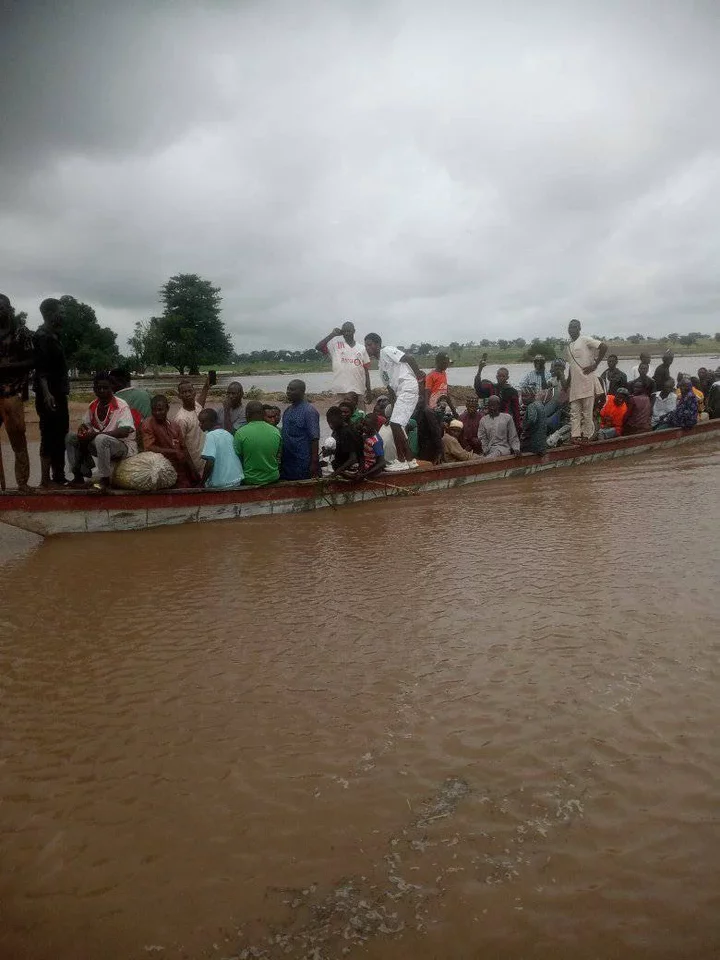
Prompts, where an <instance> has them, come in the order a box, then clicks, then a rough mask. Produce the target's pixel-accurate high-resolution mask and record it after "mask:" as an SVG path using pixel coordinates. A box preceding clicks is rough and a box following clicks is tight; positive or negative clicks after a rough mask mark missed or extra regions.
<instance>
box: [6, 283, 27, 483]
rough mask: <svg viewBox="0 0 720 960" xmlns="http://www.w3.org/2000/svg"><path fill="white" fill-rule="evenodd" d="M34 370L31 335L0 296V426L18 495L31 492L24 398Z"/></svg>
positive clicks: (8, 302) (10, 306)
mask: <svg viewBox="0 0 720 960" xmlns="http://www.w3.org/2000/svg"><path fill="white" fill-rule="evenodd" d="M34 366H35V354H34V347H33V338H32V335H31V334H30V332H29V331H28V330H26V329H25V327H24V326H21V325H19V324H18V322H17V320H16V319H15V311H14V310H13V308H12V304H11V303H10V300H9V299H8V298H7V297H6V296H5V294H2V293H0V424H3V423H4V424H5V429H6V430H7V435H8V439H9V441H10V446H11V447H12V449H13V453H14V454H15V482H16V483H17V488H18V490H19V492H20V493H28V491H29V490H30V487H29V486H28V480H29V479H30V458H29V457H28V448H27V435H26V433H25V406H24V404H23V396H25V395H27V391H28V383H29V380H30V371H31V370H32V368H33V367H34ZM1 455H2V454H0V456H1Z"/></svg>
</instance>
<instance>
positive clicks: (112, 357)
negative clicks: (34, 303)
mask: <svg viewBox="0 0 720 960" xmlns="http://www.w3.org/2000/svg"><path fill="white" fill-rule="evenodd" d="M60 303H62V305H63V325H62V330H61V332H60V339H61V341H62V345H63V348H64V350H65V356H66V357H67V361H68V366H69V367H70V369H71V370H72V369H74V370H77V371H78V373H94V372H96V371H97V370H103V369H107V368H108V367H112V366H114V365H115V364H116V363H117V362H118V360H119V359H120V353H119V351H118V347H117V334H116V333H115V332H114V331H113V330H111V329H110V327H101V326H100V324H99V323H98V318H97V316H96V315H95V311H94V310H93V308H92V307H91V306H90V305H89V304H87V303H82V302H81V301H80V300H76V299H75V297H70V296H68V295H67V294H66V295H65V296H63V297H60Z"/></svg>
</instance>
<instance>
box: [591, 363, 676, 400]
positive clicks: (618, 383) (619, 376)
mask: <svg viewBox="0 0 720 960" xmlns="http://www.w3.org/2000/svg"><path fill="white" fill-rule="evenodd" d="M606 359H607V370H603V372H602V373H601V374H600V383H601V384H602V385H603V387H605V392H606V393H607V394H608V396H611V397H614V396H615V394H616V393H617V392H618V390H619V389H620V387H626V386H627V382H628V378H627V374H625V373H623V372H622V370H619V369H618V358H617V354H615V353H609V354H608V355H607V357H606ZM663 382H664V381H663Z"/></svg>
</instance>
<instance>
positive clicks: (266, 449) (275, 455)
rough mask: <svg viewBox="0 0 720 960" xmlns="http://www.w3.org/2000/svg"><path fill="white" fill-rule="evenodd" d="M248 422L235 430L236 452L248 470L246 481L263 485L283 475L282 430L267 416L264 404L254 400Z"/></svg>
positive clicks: (275, 481)
mask: <svg viewBox="0 0 720 960" xmlns="http://www.w3.org/2000/svg"><path fill="white" fill-rule="evenodd" d="M245 415H246V417H247V423H246V424H245V426H244V427H240V429H239V430H238V431H237V432H236V433H235V440H234V445H235V453H237V455H238V456H239V457H240V460H241V461H242V465H243V471H244V472H245V483H246V484H247V485H249V486H253V487H262V486H265V485H266V484H268V483H277V481H278V480H279V479H280V451H281V445H282V442H281V438H280V431H279V430H278V428H277V427H274V426H273V425H272V424H271V423H267V421H266V420H265V412H264V409H263V405H262V404H261V403H259V402H258V401H257V400H251V401H250V402H249V403H248V404H247V406H246V407H245Z"/></svg>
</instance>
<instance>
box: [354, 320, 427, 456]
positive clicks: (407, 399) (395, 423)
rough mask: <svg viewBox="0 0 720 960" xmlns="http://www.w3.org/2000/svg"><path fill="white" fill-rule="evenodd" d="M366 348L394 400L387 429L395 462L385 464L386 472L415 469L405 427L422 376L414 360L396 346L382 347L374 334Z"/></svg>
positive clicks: (368, 340) (421, 381)
mask: <svg viewBox="0 0 720 960" xmlns="http://www.w3.org/2000/svg"><path fill="white" fill-rule="evenodd" d="M365 349H366V350H367V352H368V354H369V356H371V357H373V358H376V359H377V361H378V368H379V370H380V377H381V378H382V381H383V383H384V384H385V386H386V387H387V389H388V392H389V394H390V398H391V400H392V401H393V409H392V413H391V414H390V429H391V430H392V435H393V440H394V441H395V448H396V450H397V460H394V461H392V462H391V463H388V465H387V466H386V467H385V469H386V470H388V471H389V472H390V473H399V472H401V471H405V470H414V469H415V468H416V467H417V465H418V464H417V460H415V459H414V457H413V455H412V452H411V450H410V444H409V443H408V438H407V434H406V433H405V427H406V426H407V423H408V420H409V419H410V418H411V417H412V415H413V411H414V410H415V407H416V406H417V402H418V397H419V384H424V381H425V374H424V373H423V372H422V370H421V369H420V368H419V367H418V365H417V363H416V361H415V358H414V357H411V356H409V354H407V353H403V352H402V350H398V348H397V347H384V346H383V345H382V338H381V337H380V336H379V335H378V334H377V333H369V334H368V335H367V336H366V337H365Z"/></svg>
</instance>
